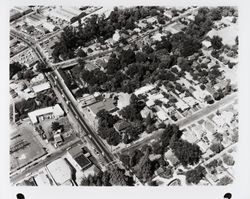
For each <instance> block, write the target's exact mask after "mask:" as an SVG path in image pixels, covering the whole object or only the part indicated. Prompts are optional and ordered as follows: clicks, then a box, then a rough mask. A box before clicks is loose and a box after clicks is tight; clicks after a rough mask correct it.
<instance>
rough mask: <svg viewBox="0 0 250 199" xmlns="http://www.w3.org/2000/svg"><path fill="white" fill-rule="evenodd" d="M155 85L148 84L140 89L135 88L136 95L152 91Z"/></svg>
mask: <svg viewBox="0 0 250 199" xmlns="http://www.w3.org/2000/svg"><path fill="white" fill-rule="evenodd" d="M154 88H155V87H154V86H153V85H151V84H150V85H146V86H143V87H141V88H139V89H136V90H135V92H134V94H135V95H136V96H138V95H140V94H144V93H147V92H149V91H151V90H152V89H154Z"/></svg>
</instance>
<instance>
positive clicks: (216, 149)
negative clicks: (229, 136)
mask: <svg viewBox="0 0 250 199" xmlns="http://www.w3.org/2000/svg"><path fill="white" fill-rule="evenodd" d="M210 149H211V150H212V151H213V152H214V153H220V152H221V151H223V150H224V146H223V145H222V144H221V143H213V144H212V145H211V146H210Z"/></svg>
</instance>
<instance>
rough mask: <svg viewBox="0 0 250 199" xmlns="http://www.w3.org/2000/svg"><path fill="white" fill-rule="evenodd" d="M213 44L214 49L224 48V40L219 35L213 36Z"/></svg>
mask: <svg viewBox="0 0 250 199" xmlns="http://www.w3.org/2000/svg"><path fill="white" fill-rule="evenodd" d="M211 44H212V47H213V48H214V49H216V50H219V49H221V47H222V46H223V44H222V38H221V37H219V36H217V35H215V36H213V38H212V39H211Z"/></svg>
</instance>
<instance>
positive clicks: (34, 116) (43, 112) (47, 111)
mask: <svg viewBox="0 0 250 199" xmlns="http://www.w3.org/2000/svg"><path fill="white" fill-rule="evenodd" d="M63 115H64V111H63V110H62V108H61V107H60V106H59V104H56V105H55V106H51V107H46V108H42V109H38V110H35V111H32V112H30V113H28V116H29V118H30V120H31V122H32V123H33V124H37V123H39V121H40V120H44V118H51V117H55V118H59V117H61V116H63Z"/></svg>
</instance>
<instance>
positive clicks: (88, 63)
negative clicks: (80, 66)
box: [84, 62, 98, 71]
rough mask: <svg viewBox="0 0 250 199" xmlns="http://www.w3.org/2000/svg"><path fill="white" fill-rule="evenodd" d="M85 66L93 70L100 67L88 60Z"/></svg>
mask: <svg viewBox="0 0 250 199" xmlns="http://www.w3.org/2000/svg"><path fill="white" fill-rule="evenodd" d="M84 67H85V69H86V70H88V71H92V70H95V69H97V68H98V66H97V65H96V64H94V63H92V62H87V63H86V64H85V66H84Z"/></svg>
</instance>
